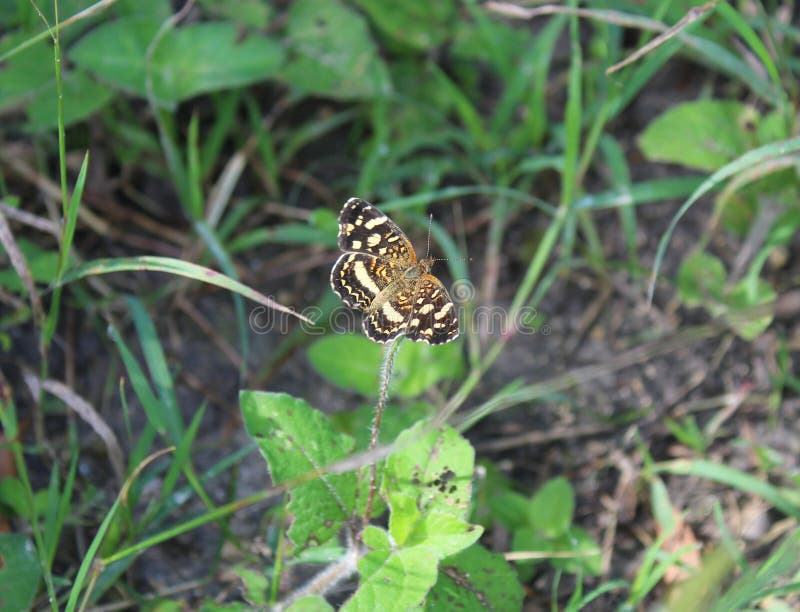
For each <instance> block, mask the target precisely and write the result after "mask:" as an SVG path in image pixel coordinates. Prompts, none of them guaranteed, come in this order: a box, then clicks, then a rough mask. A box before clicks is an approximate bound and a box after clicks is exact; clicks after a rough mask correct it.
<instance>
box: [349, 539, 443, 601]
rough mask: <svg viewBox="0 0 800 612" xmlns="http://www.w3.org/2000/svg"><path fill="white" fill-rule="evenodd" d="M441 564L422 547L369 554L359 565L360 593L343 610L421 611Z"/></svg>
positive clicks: (355, 594) (356, 593) (358, 591)
mask: <svg viewBox="0 0 800 612" xmlns="http://www.w3.org/2000/svg"><path fill="white" fill-rule="evenodd" d="M437 562H438V560H437V559H436V557H434V556H433V555H431V554H430V553H429V552H428V551H427V550H425V548H424V547H421V546H415V547H413V548H406V549H402V550H398V551H396V552H393V553H391V552H389V551H386V550H377V551H372V552H370V553H367V554H366V555H365V556H364V557H363V558H362V559H361V560H360V561H359V562H358V570H359V573H360V574H361V581H360V584H359V587H358V590H357V591H356V592H355V593H354V594H353V596H352V597H351V598H350V599H348V600H347V601H346V602H345V604H344V605H343V606H342V608H341V610H342V612H360V611H362V610H363V611H364V612H372V611H373V610H376V609H379V608H380V606H381V605H389V606H390V607H391V609H392V610H408V609H411V608H416V607H418V606H419V605H420V604H421V603H422V600H423V599H424V598H425V595H426V594H427V592H428V591H429V590H430V588H431V587H432V586H433V585H434V583H435V582H436V565H437ZM389 602H391V603H389Z"/></svg>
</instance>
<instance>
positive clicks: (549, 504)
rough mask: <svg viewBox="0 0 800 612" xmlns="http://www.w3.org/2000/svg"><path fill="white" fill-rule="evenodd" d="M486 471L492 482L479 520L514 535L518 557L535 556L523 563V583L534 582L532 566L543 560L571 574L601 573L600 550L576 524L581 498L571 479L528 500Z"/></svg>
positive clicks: (480, 494) (482, 497)
mask: <svg viewBox="0 0 800 612" xmlns="http://www.w3.org/2000/svg"><path fill="white" fill-rule="evenodd" d="M485 469H487V476H486V478H485V479H483V480H482V481H481V483H480V485H479V487H478V491H477V494H476V500H477V502H478V503H477V506H476V508H475V512H476V516H479V517H480V518H481V522H482V523H483V524H484V525H490V524H492V523H494V522H499V523H501V524H502V525H503V526H505V527H506V528H507V529H508V530H509V531H511V533H512V550H513V551H515V552H519V553H535V558H534V559H533V560H523V559H520V560H518V564H519V571H520V574H521V575H522V577H523V578H526V577H528V578H529V577H530V576H531V575H532V571H533V565H532V564H536V563H538V562H539V561H541V560H547V561H548V562H549V563H550V565H552V566H553V567H555V568H558V569H561V570H563V571H566V572H570V573H588V574H598V573H599V572H600V548H599V546H598V545H597V544H596V543H595V542H594V540H593V539H592V537H591V536H590V535H589V534H588V533H587V532H586V531H585V530H583V529H581V528H580V527H578V526H576V525H574V524H573V519H574V512H575V493H574V491H573V488H572V486H571V485H570V484H569V482H568V481H567V480H566V479H565V478H554V479H552V480H549V481H547V482H546V483H545V484H543V485H542V486H541V487H540V488H539V490H538V491H536V493H534V495H533V496H531V497H525V496H524V495H521V494H520V493H517V492H515V491H513V490H511V487H512V486H513V483H512V482H510V481H508V480H507V479H505V478H503V477H502V476H499V477H498V474H497V473H496V468H494V467H493V466H492V465H491V464H489V465H486V466H485Z"/></svg>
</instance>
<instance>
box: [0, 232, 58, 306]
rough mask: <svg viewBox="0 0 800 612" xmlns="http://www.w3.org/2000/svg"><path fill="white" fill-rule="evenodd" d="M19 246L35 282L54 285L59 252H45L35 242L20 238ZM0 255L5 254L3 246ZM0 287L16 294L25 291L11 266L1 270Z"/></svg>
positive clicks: (0, 248) (0, 247)
mask: <svg viewBox="0 0 800 612" xmlns="http://www.w3.org/2000/svg"><path fill="white" fill-rule="evenodd" d="M17 245H18V246H19V249H20V251H22V254H23V255H24V256H25V260H26V261H27V262H28V268H29V269H30V271H31V276H32V277H33V280H34V281H35V282H37V283H45V284H49V283H52V282H53V280H54V279H55V277H56V270H57V269H58V252H56V251H45V250H44V249H42V248H41V247H40V246H39V245H37V244H36V243H35V242H31V241H30V240H27V239H25V238H20V239H19V241H18V242H17ZM0 253H5V249H4V248H3V247H2V246H0ZM0 287H3V288H4V289H7V290H8V291H12V292H14V293H22V292H24V291H25V289H24V287H23V285H22V281H21V280H20V278H19V276H17V273H16V271H15V270H14V269H13V268H11V267H10V266H9V267H7V268H4V269H2V270H0Z"/></svg>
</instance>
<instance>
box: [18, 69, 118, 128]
mask: <svg viewBox="0 0 800 612" xmlns="http://www.w3.org/2000/svg"><path fill="white" fill-rule="evenodd" d="M62 86H63V108H64V125H66V126H69V125H72V124H73V123H77V122H79V121H82V120H84V119H86V118H87V117H89V116H90V115H92V114H93V113H95V112H96V111H97V110H99V109H101V108H102V107H103V106H105V105H106V104H107V103H108V101H109V100H111V97H112V96H113V92H112V91H111V90H110V89H109V88H108V87H106V86H105V85H103V84H101V83H98V82H97V81H96V80H95V79H93V78H92V77H91V76H90V75H89V73H88V72H86V71H85V70H80V69H77V70H72V71H70V72H67V73H65V74H64V76H63V80H62ZM57 107H58V94H57V92H56V84H55V81H54V82H52V83H50V84H49V85H48V86H46V87H44V88H43V89H42V90H40V91H39V92H38V93H37V94H36V97H35V98H34V99H33V100H31V102H30V103H29V104H28V105H27V107H26V109H25V110H26V112H27V113H28V119H29V121H30V127H31V128H33V129H49V128H55V127H56V126H57V125H58V112H57V110H58V108H57Z"/></svg>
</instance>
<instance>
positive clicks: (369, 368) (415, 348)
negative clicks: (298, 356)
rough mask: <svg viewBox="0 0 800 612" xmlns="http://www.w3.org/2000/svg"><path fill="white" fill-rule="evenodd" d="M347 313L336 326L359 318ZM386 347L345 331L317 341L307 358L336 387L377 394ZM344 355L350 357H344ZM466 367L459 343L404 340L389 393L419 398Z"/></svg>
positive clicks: (460, 373) (337, 321) (456, 375)
mask: <svg viewBox="0 0 800 612" xmlns="http://www.w3.org/2000/svg"><path fill="white" fill-rule="evenodd" d="M347 314H348V316H347V318H346V319H345V318H344V317H342V319H340V320H339V319H337V320H336V321H334V327H336V324H337V323H338V324H341V323H342V321H345V320H346V321H347V322H348V325H352V324H353V323H354V322H355V321H356V318H355V317H356V316H357V315H355V314H354V313H352V312H351V311H347ZM334 331H337V330H336V329H334ZM339 331H341V330H339ZM383 350H384V349H383V348H382V347H381V346H380V345H378V344H376V343H374V342H372V341H371V340H369V339H368V338H366V337H365V336H363V335H361V334H342V335H335V336H326V337H325V338H321V339H320V340H317V341H316V342H314V343H313V344H312V345H311V346H310V347H309V348H308V358H309V360H310V361H311V365H312V366H314V369H316V370H317V372H319V373H320V374H321V375H322V376H323V377H325V378H326V379H327V380H329V381H330V382H332V383H333V384H334V385H336V386H337V387H340V388H342V389H349V390H354V391H358V392H359V393H361V394H363V395H366V396H367V397H377V395H378V391H379V385H378V374H379V372H380V367H381V360H382V359H383ZM343 355H347V359H342V356H343ZM463 368H464V361H463V359H462V357H461V345H460V344H459V343H449V344H445V345H442V346H430V345H428V344H425V343H424V342H403V344H402V345H401V346H400V347H398V352H397V355H396V356H395V362H394V369H393V371H392V380H391V383H390V387H389V391H390V396H394V395H397V396H400V397H416V396H418V395H419V394H420V393H422V392H423V391H425V390H426V389H429V388H430V387H432V386H433V385H435V384H436V383H438V382H439V381H441V380H446V379H453V378H458V377H459V376H461V375H462V373H463Z"/></svg>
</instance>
